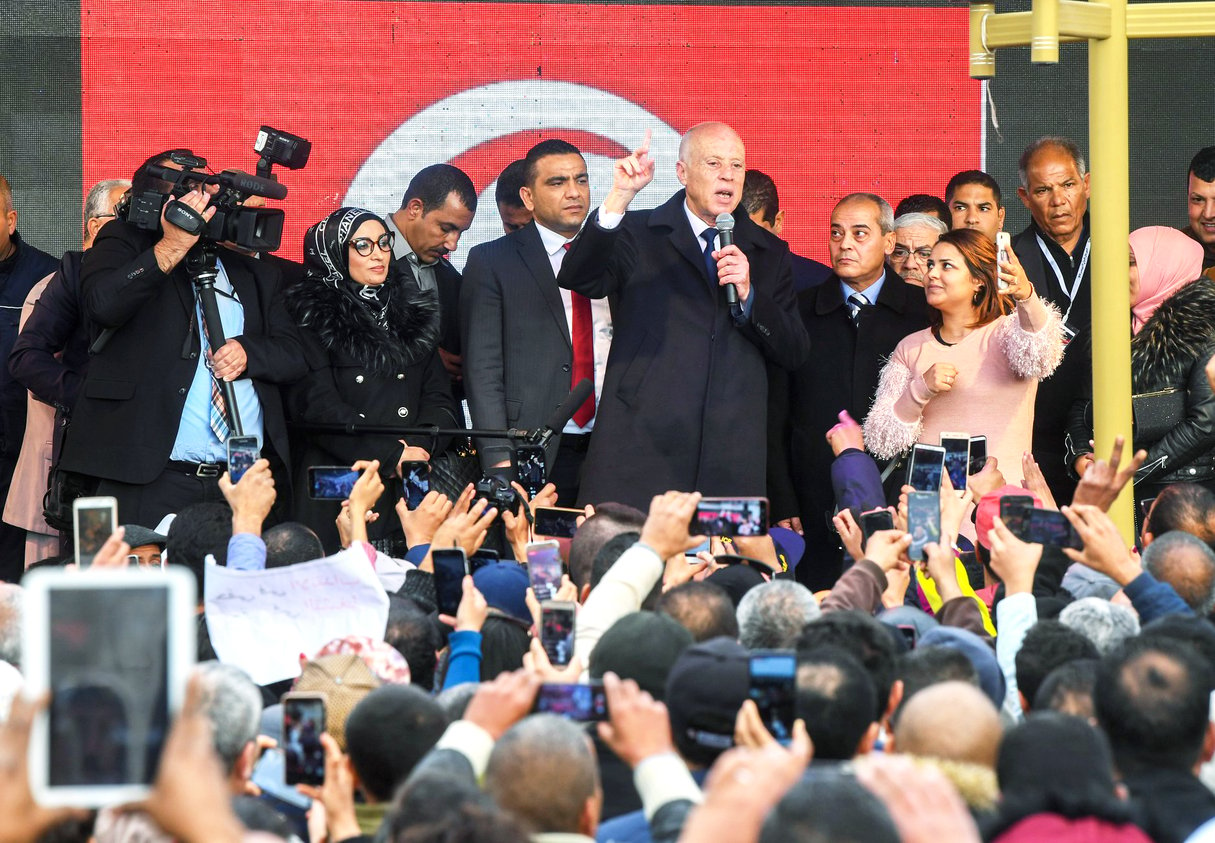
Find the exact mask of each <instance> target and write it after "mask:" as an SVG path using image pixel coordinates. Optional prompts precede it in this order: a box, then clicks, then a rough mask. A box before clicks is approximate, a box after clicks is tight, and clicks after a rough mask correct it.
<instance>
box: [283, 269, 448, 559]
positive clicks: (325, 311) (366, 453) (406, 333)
mask: <svg viewBox="0 0 1215 843" xmlns="http://www.w3.org/2000/svg"><path fill="white" fill-rule="evenodd" d="M384 292H385V293H390V298H389V304H388V312H387V327H383V326H381V325H380V324H379V323H378V322H377V320H376V318H375V316H374V315H373V314H372V311H371V308H370V307H369V306H368V305H367V304H365V303H364V302H363V301H361V300H359V299H358V298H356V297H355V295H354V294H353V293H351V292H350V291H348V290H346V289H344V288H343V289H339V288H336V287H333V286H330V285H329V284H326V283H324V282H322V281H321V280H319V279H316V278H305V279H304V280H302V281H301V282H299V283H298V284H295V285H293V286H292V287H290V288H289V289H288V290H287V291H286V294H285V298H286V303H287V310H288V311H289V312H290V313H291V315H292V317H293V318H294V319H295V321H296V324H297V325H299V326H300V328H301V334H302V335H303V340H304V345H305V356H306V358H307V361H308V374H307V375H305V376H304V378H303V379H302V380H301V381H299V382H298V383H296V384H294V385H293V386H292V387H290V389H289V390H288V392H287V410H288V416H289V418H290V419H291V421H292V422H293V423H294V424H295V425H307V424H334V423H338V424H366V425H399V426H400V427H417V426H421V425H437V426H438V427H452V426H454V425H455V424H456V414H455V408H454V404H453V401H452V397H451V387H450V380H449V378H448V377H447V374H446V372H445V371H444V370H443V364H442V363H441V362H440V360H439V355H438V352H437V351H436V348H437V345H438V340H439V302H438V297H437V296H436V294H435V293H434V292H433V291H426V292H423V291H421V290H419V289H418V288H417V286H416V284H415V283H414V282H413V281H412V280H411V279H409V278H407V277H405V276H402V275H401V274H399V272H398V273H395V274H394V276H393V278H392V279H391V280H390V281H389V282H388V283H387V284H386V285H385V288H384ZM381 295H383V293H381ZM301 439H302V442H301V444H302V447H299V448H297V449H296V451H297V453H300V458H299V459H297V463H296V465H297V472H298V473H297V474H296V477H297V478H299V482H300V483H303V484H306V482H307V467H308V466H310V465H351V464H352V463H353V462H355V461H356V460H361V459H366V460H371V459H378V460H379V461H380V472H381V474H382V475H383V476H384V477H385V478H386V479H387V478H389V477H390V476H392V475H393V474H394V473H395V471H396V466H397V460H398V459H399V458H400V455H401V448H402V446H401V443H400V441H399V440H400V439H405V440H406V441H408V442H409V444H410V445H417V446H420V447H423V448H426V449H427V450H429V451H430V452H431V454H432V455H434V454H435V453H437V448H436V445H435V444H434V443H431V442H429V441H426V440H425V439H424V438H419V437H415V436H405V435H404V434H402V435H374V434H358V435H347V434H339V433H317V432H308V431H306V430H304V431H303V436H302V437H301ZM440 444H442V443H440ZM298 485H299V484H297V486H298ZM299 488H300V491H301V494H299V495H297V501H298V502H299V503H300V504H301V506H299V508H298V510H297V515H298V516H299V517H300V519H301V520H303V521H305V522H306V523H309V526H312V527H313V529H315V530H317V532H318V534H320V535H321V538H322V539H326V538H332V537H333V526H332V521H333V517H334V516H335V515H336V514H337V508H338V507H337V504H335V503H333V502H329V501H310V500H308V495H307V490H306V489H305V488H302V486H300V487H299ZM391 497H392V496H391V494H389V493H386V494H385V495H384V496H383V498H381V503H382V504H386V505H387V515H388V516H389V517H388V518H387V520H386V519H385V515H384V513H381V521H384V522H385V524H382V525H381V526H380V528H379V530H376V531H373V537H374V534H375V533H376V532H382V531H383V529H384V527H385V525H386V524H387V522H390V521H393V522H394V521H395V520H396V519H395V516H392V504H393V503H395V498H393V499H392V500H389V498H391ZM377 509H379V507H377ZM326 545H327V547H328V546H329V542H328V541H327V542H326Z"/></svg>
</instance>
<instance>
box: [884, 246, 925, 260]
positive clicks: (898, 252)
mask: <svg viewBox="0 0 1215 843" xmlns="http://www.w3.org/2000/svg"><path fill="white" fill-rule="evenodd" d="M913 253H914V254H915V256H916V257H917V258H919V259H920V260H922V261H926V260H928V259H929V258H930V257H932V247H931V246H921V247H920V248H918V249H908V248H907V247H906V246H895V247H894V251H893V252H891V253H890V257H892V258H896V259H898V260H901V261H905V260H907V258H909V257H911V255H912V254H913Z"/></svg>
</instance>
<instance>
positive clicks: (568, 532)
mask: <svg viewBox="0 0 1215 843" xmlns="http://www.w3.org/2000/svg"><path fill="white" fill-rule="evenodd" d="M583 515H586V513H585V512H583V511H582V510H581V509H563V508H560V507H556V506H538V507H536V511H535V512H533V513H532V516H533V518H535V523H534V524H533V525H532V532H533V533H535V534H536V535H537V536H552V537H553V538H555V539H572V538H573V537H574V534H575V533H577V532H578V519H579V518H581V517H582V516H583Z"/></svg>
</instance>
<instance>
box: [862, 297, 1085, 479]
mask: <svg viewBox="0 0 1215 843" xmlns="http://www.w3.org/2000/svg"><path fill="white" fill-rule="evenodd" d="M1062 359H1063V330H1062V323H1061V320H1060V319H1059V311H1058V310H1056V309H1055V307H1054V305H1051V304H1048V303H1045V302H1043V301H1042V300H1041V299H1040V298H1039V297H1037V296H1034V297H1033V298H1031V299H1030V300H1029V301H1027V302H1025V303H1024V304H1021V305H1018V306H1017V309H1016V311H1015V312H1013V313H1011V314H1009V315H1008V316H1004V317H1001V318H1000V319H997V320H996V321H994V322H991V323H989V324H987V325H984V326H983V327H982V328H978V329H976V330H974V331H972V332H971V333H970V334H969V335H967V336H966V337H965V338H964V339H962V340H960V341H959V342H958V343H956V344H955V345H951V346H947V345H944V344H942V343H940V342H938V341H937V340H936V338H935V337H933V335H932V332H931V331H930V330H923V331H919V332H917V333H914V334H912V335H911V336H908V337H904V338H903V341H902V342H900V343H899V344H898V347H897V348H895V350H894V354H892V355H891V357H890V360H889V361H887V363H886V365H885V366H884V367H883V368H882V375H881V378H880V379H879V381H878V388H877V394H876V396H875V397H874V399H873V407H872V408H870V410H869V415H868V416H866V418H865V445H866V447H867V448H868V449H869V450H870V451H871V452H872V453H873V454H875V455H876V456H878V457H881V458H883V459H890V458H892V457H894V456H897V455H898V454H900V453H901V452H903V451H905V450H906V449H908V448H910V447H911V446H912V445H914V444H915V443H917V442H923V443H925V444H928V445H936V444H938V443H939V442H940V436H941V431H958V432H965V433H968V434H969V435H971V436H980V435H983V436H986V437H987V454H988V456H994V457H995V458H996V459H997V460H998V461H999V467H1000V471H1001V472H1002V473H1003V474H1004V478H1005V480H1007V481H1008V482H1009V483H1013V484H1019V483H1020V482H1021V454H1022V453H1023V452H1024V451H1028V450H1029V449H1030V443H1031V440H1032V437H1033V427H1034V397H1035V396H1036V395H1037V392H1038V381H1039V380H1041V379H1042V378H1046V377H1049V376H1050V374H1051V373H1052V372H1054V371H1055V367H1057V366H1058V365H1059V361H1060V360H1062ZM937 362H946V363H952V364H953V365H954V366H956V367H957V370H958V376H957V380H956V381H955V382H954V386H953V389H951V390H949V391H947V392H941V393H933V392H931V391H929V389H928V385H927V384H926V383H925V382H924V373H925V372H927V371H928V369H929V367H931V366H932V364H934V363H937Z"/></svg>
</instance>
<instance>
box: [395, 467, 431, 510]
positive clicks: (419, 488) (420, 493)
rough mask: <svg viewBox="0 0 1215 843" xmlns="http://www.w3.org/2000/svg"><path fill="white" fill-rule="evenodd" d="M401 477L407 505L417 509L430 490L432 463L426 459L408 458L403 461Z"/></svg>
mask: <svg viewBox="0 0 1215 843" xmlns="http://www.w3.org/2000/svg"><path fill="white" fill-rule="evenodd" d="M401 478H402V483H403V484H404V487H405V488H404V490H403V492H404V494H403V495H402V497H404V498H405V505H406V506H407V507H409V509H411V510H413V509H417V508H418V506H420V505H421V503H422V498H424V497H426V495H427V494H428V493H429V492H430V463H428V462H426V461H425V460H408V461H406V462H403V463H401Z"/></svg>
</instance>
